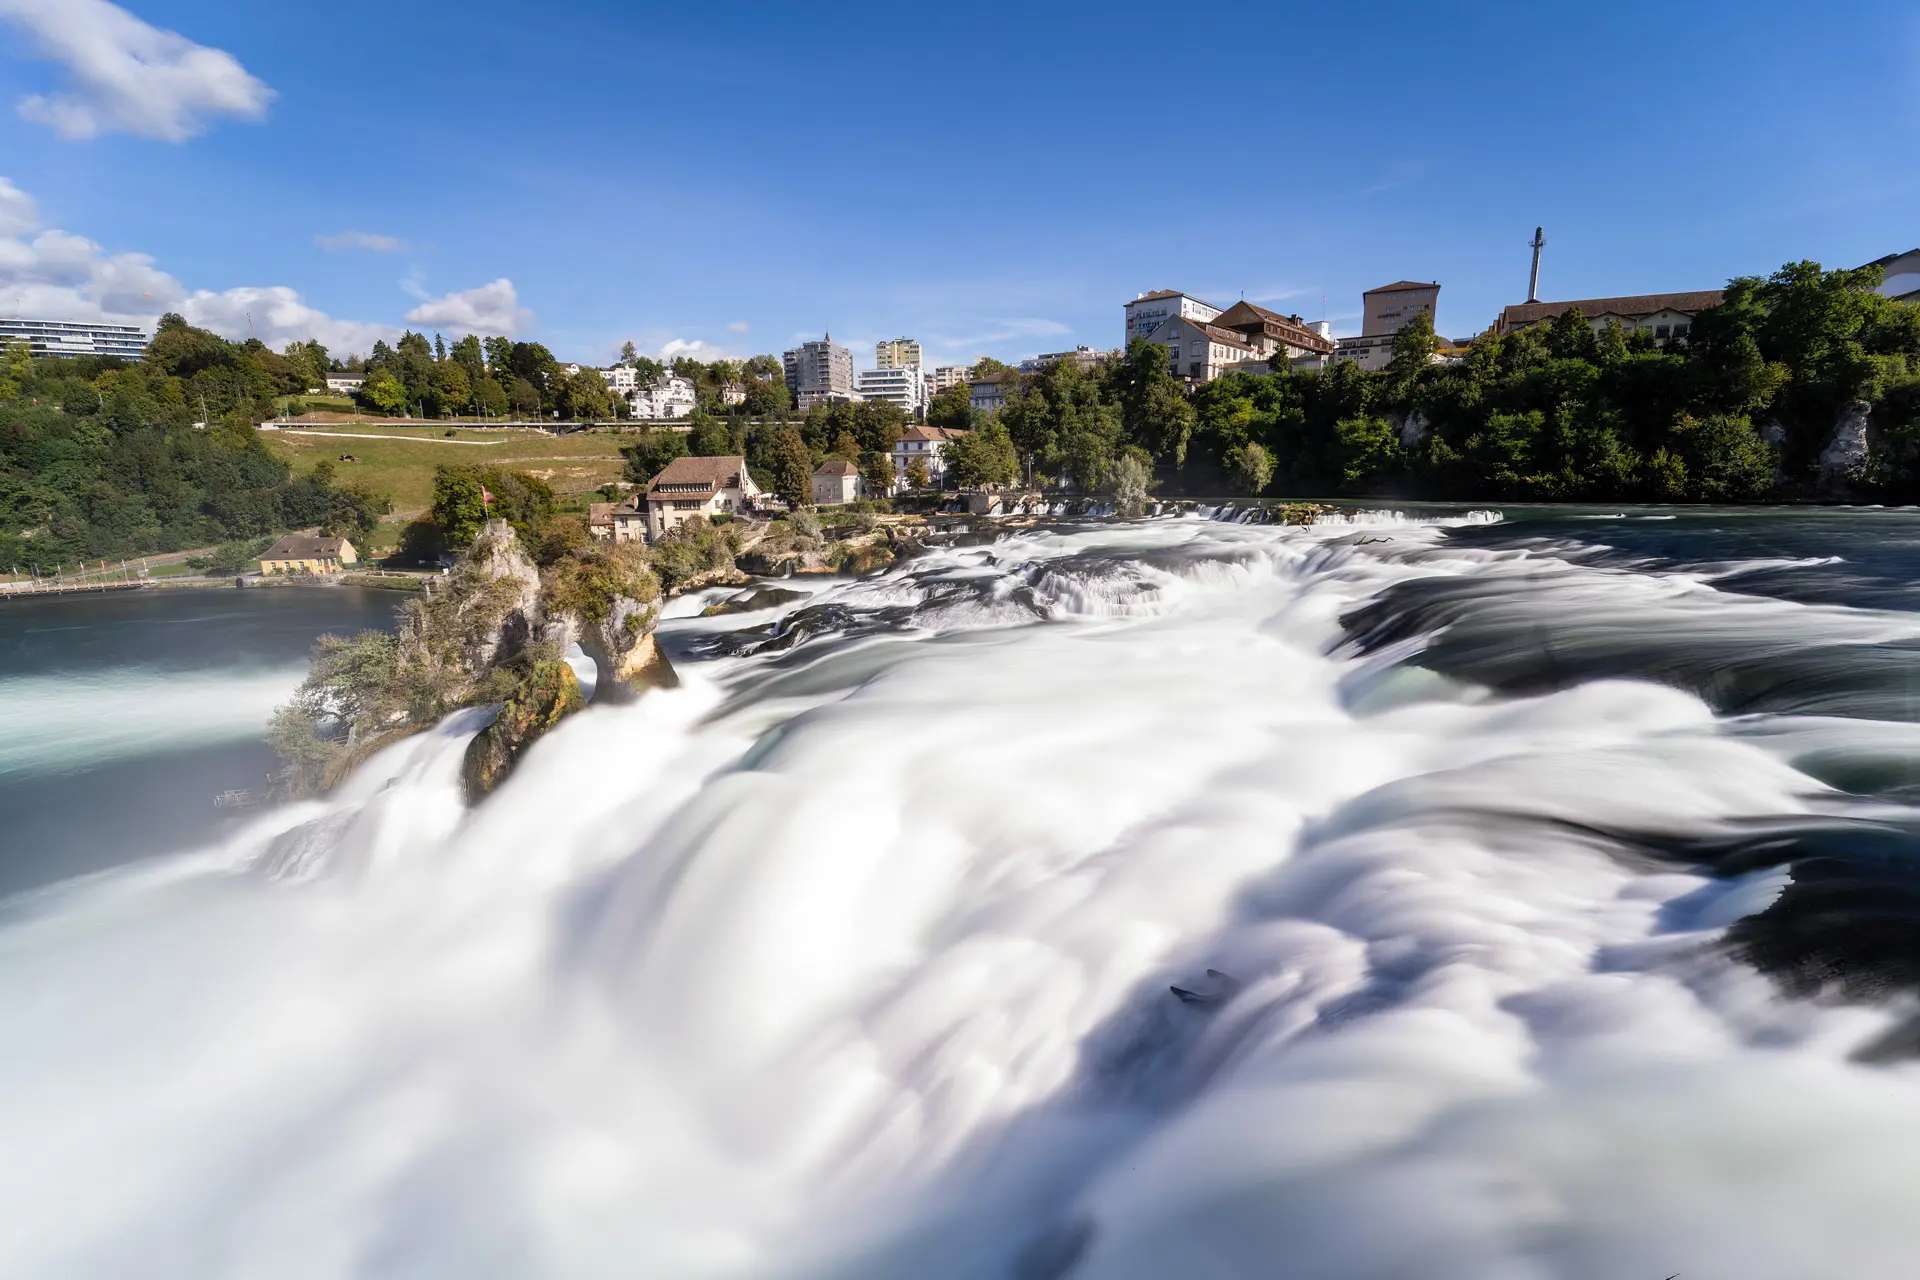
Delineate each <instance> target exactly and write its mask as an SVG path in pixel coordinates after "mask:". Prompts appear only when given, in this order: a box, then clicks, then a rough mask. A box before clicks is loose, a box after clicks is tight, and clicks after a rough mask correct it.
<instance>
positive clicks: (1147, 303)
mask: <svg viewBox="0 0 1920 1280" xmlns="http://www.w3.org/2000/svg"><path fill="white" fill-rule="evenodd" d="M1123 310H1125V311H1126V313H1127V344H1128V345H1129V346H1131V345H1132V344H1133V340H1134V339H1135V338H1151V337H1152V336H1153V335H1154V332H1155V331H1156V330H1157V329H1159V328H1160V326H1161V325H1163V324H1165V323H1166V322H1167V321H1169V320H1201V321H1205V320H1211V319H1213V318H1214V317H1215V316H1217V315H1219V314H1220V308H1219V307H1216V306H1214V305H1213V304H1212V303H1211V302H1202V301H1201V300H1200V299H1198V298H1195V297H1193V296H1191V295H1189V294H1185V293H1181V292H1180V291H1179V290H1178V289H1159V290H1156V291H1155V292H1153V293H1143V294H1141V295H1140V296H1139V297H1137V298H1135V299H1134V300H1133V301H1132V302H1129V303H1127V304H1125V306H1124V307H1123Z"/></svg>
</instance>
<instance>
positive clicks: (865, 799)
mask: <svg viewBox="0 0 1920 1280" xmlns="http://www.w3.org/2000/svg"><path fill="white" fill-rule="evenodd" d="M1500 515H1501V516H1502V517H1504V518H1499V517H1496V516H1494V515H1492V514H1488V513H1467V512H1462V511H1458V510H1447V509H1422V510H1417V511H1404V510H1403V511H1392V510H1382V511H1377V512H1373V513H1371V514H1367V515H1364V516H1361V517H1359V518H1356V519H1354V520H1351V521H1334V522H1327V523H1325V524H1323V525H1321V526H1318V527H1315V528H1313V529H1289V528H1279V527H1274V526H1266V525H1257V524H1243V523H1228V522H1224V521H1217V520H1206V519H1197V518H1180V519H1162V520H1146V521H1138V522H1131V523H1117V524H1116V523H1093V524H1087V525H1083V526H1077V527H1065V528H1057V529H1049V530H1036V531H1030V532H1023V533H1018V534H1014V535H1010V536H1004V537H999V538H990V537H974V538H971V539H968V540H966V544H965V545H961V544H960V543H958V542H956V543H955V544H954V545H950V546H945V547H939V548H936V549H934V550H933V551H931V552H929V553H928V554H926V555H925V556H922V557H920V558H917V559H915V560H913V561H911V562H909V563H907V564H905V565H903V566H901V567H898V568H896V569H894V570H892V571H890V572H888V573H886V574H883V575H880V576H877V577H874V578H870V579H864V580H861V581H857V582H849V581H835V580H825V581H813V582H806V583H802V584H800V585H801V586H802V589H803V590H805V591H806V592H807V593H808V594H807V598H805V599H802V600H800V601H797V602H793V603H791V604H788V605H784V606H782V607H780V608H778V609H772V610H767V611H764V612H761V613H757V614H749V615H734V616H725V617H715V618H700V617H698V616H697V615H698V613H699V611H700V609H701V607H702V606H703V605H704V604H707V603H710V602H711V601H712V599H713V598H714V597H712V596H706V597H699V598H693V599H686V600H681V601H676V602H674V604H673V606H672V607H671V608H670V609H669V611H668V620H667V621H666V622H665V623H664V624H663V627H662V631H661V638H662V642H663V645H664V646H665V648H666V649H667V650H668V651H669V652H670V653H671V654H672V655H673V657H674V659H675V661H676V664H677V665H678V668H679V670H680V674H681V677H682V684H681V687H680V688H678V689H676V690H674V691H671V692H665V693H654V694H649V695H647V696H646V697H645V698H643V699H641V700H640V701H639V702H638V703H635V704H632V705H626V706H596V707H592V708H590V709H588V710H587V711H586V712H584V713H582V714H581V715H579V716H576V717H574V718H572V719H570V720H569V721H567V722H566V723H564V724H563V725H562V726H560V728H559V729H558V730H556V731H555V732H554V733H553V734H552V735H550V736H549V737H548V738H547V739H546V740H544V741H542V742H541V743H540V744H539V745H538V746H536V748H535V749H534V750H533V751H532V752H531V753H529V755H528V756H527V757H526V758H525V760H524V761H523V762H522V764H521V765H520V767H519V768H518V770H517V771H516V772H515V774H514V775H513V776H512V777H511V778H510V779H509V780H508V782H507V783H506V784H505V786H503V787H502V788H501V790H500V791H499V792H497V793H496V794H495V795H493V796H492V797H490V798H489V799H487V800H486V801H485V802H483V803H482V804H480V805H479V806H477V807H474V808H469V807H467V806H466V805H465V804H464V802H463V800H462V798H461V793H460V787H459V781H458V778H459V765H460V760H461V757H462V754H463V752H464V750H465V747H466V743H467V741H468V739H469V738H470V736H471V734H472V733H473V732H474V731H475V730H476V728H477V727H478V725H479V724H481V723H483V722H484V719H485V716H484V713H479V714H476V713H471V712H470V713H462V714H461V715H458V716H455V717H451V718H449V720H447V721H446V722H444V723H443V724H442V725H440V726H439V727H438V728H437V729H436V730H435V731H433V732H431V733H428V734H423V735H421V736H419V737H416V738H414V739H411V740H408V741H406V742H402V743H399V744H397V745H395V746H393V747H390V748H389V749H387V750H386V751H385V752H383V753H381V754H380V755H379V756H377V757H376V758H374V759H373V760H370V761H369V762H367V763H366V764H365V765H364V766H363V767H362V768H361V769H360V770H359V771H358V772H357V773H356V774H355V775H354V776H353V777H352V778H351V779H349V781H348V782H347V783H346V784H345V785H344V786H343V787H342V788H341V789H340V790H338V791H337V792H335V793H333V794H331V795H329V796H326V797H323V798H320V799H316V800H313V801H308V802H302V803H300V804H295V805H288V806H284V807H281V808H277V809H273V810H270V811H266V812H260V813H254V814H251V815H249V816H247V817H246V818H245V819H243V820H242V821H241V822H239V823H238V824H236V825H235V826H234V827H232V828H229V829H225V830H222V831H219V832H216V833H214V834H213V835H212V837H211V838H208V839H206V840H203V841H202V842H201V844H200V846H199V847H198V848H196V849H194V850H192V851H190V852H185V853H181V854H178V855H176V856H171V857H162V856H144V857H143V859H142V860H141V861H139V862H138V863H136V864H133V865H128V866H125V867H122V868H120V869H119V870H116V871H111V872H108V873H106V874H103V875H97V876H94V877H92V878H90V879H87V880H85V881H79V882H73V883H70V884H65V885H56V886H52V887H48V888H43V889H42V890H40V891H39V892H37V893H35V894H32V895H29V896H26V897H22V898H17V899H15V900H14V901H13V903H11V904H10V907H9V909H8V911H7V912H6V914H5V916H4V918H0V1024H4V1025H6V1026H8V1027H9V1029H10V1031H11V1032H12V1034H13V1037H14V1042H15V1044H16V1045H17V1046H19V1047H18V1048H17V1049H16V1050H15V1051H13V1052H10V1053H9V1054H5V1055H0V1149H4V1150H5V1151H6V1152H7V1153H8V1158H7V1159H6V1160H5V1161H0V1207H4V1208H5V1209H6V1210H7V1211H8V1218H9V1221H10V1222H11V1223H12V1224H13V1225H12V1226H11V1227H10V1228H9V1229H8V1230H7V1231H6V1232H3V1233H0V1272H5V1273H6V1274H20V1275H30V1276H58V1277H66V1276H118V1275H127V1274H139V1275H144V1276H181V1277H185V1276H195V1277H199V1276H233V1277H241V1276H256V1275H275V1276H313V1277H333V1276H348V1275H353V1276H423V1275H436V1276H437V1275H462V1276H486V1277H494V1276H498V1277H519V1276H607V1277H613V1276H630V1275H648V1276H701V1277H705V1276H716V1277H718V1276H725V1277H736V1276H740V1277H745V1276H754V1277H760V1276H810V1277H821V1276H860V1277H876V1278H877V1277H893V1276H904V1275H911V1276H917V1277H948V1276H951V1277H975V1276H1012V1277H1021V1278H1022V1280H1050V1278H1053V1277H1062V1276H1072V1277H1076V1278H1077V1280H1091V1278H1095V1277H1102V1278H1104V1277H1163V1276H1172V1275H1178V1276H1195V1277H1241V1276H1266V1275H1287V1276H1298V1277H1309V1278H1321V1277H1326V1278H1334V1277H1339V1278H1348V1277H1351V1278H1353V1280H1360V1278H1362V1277H1365V1278H1368V1280H1378V1278H1382V1277H1401V1276H1405V1277H1420V1278H1421V1280H1488V1278H1493V1280H1542V1278H1545V1277H1556V1278H1558V1277H1566V1278H1567V1280H1603V1278H1608V1280H1610V1278H1612V1277H1624V1276H1643V1275H1645V1276H1666V1275H1671V1274H1675V1273H1679V1274H1681V1275H1683V1276H1691V1275H1701V1276H1713V1275H1737V1276H1740V1277H1742V1278H1743V1280H1755V1278H1758V1280H1803V1278H1804V1277H1807V1276H1816V1275H1846V1276H1850V1277H1852V1276H1865V1277H1876V1278H1878V1277H1885V1278H1887V1280H1892V1278H1893V1277H1904V1276H1907V1275H1910V1274H1911V1273H1912V1268H1913V1259H1914V1258H1915V1257H1920V1225H1917V1224H1916V1221H1915V1218H1914V1215H1913V1214H1912V1212H1911V1208H1910V1204H1909V1202H1910V1200H1911V1197H1912V1192H1911V1187H1912V1186H1913V1185H1914V1181H1915V1176H1916V1175H1917V1174H1920V1067H1916V1066H1915V1050H1916V1048H1920V1029H1916V1023H1915V1021H1914V1018H1913V1014H1914V1012H1915V1009H1916V1008H1917V1007H1920V944H1916V941H1915V940H1916V939H1920V876H1916V875H1915V872H1914V868H1915V867H1916V866H1920V857H1917V856H1916V850H1917V849H1920V843H1917V842H1916V831H1917V830H1920V821H1917V818H1920V812H1917V811H1916V809H1915V804H1916V801H1917V800H1920V795H1917V794H1916V790H1917V789H1920V787H1917V784H1920V716H1916V715H1915V714H1913V712H1914V704H1913V701H1912V693H1911V688H1910V684H1911V681H1910V674H1911V664H1910V656H1911V655H1912V653H1914V652H1915V651H1916V648H1920V612H1916V610H1915V608H1914V607H1913V606H1914V605H1915V603H1916V600H1915V598H1914V597H1913V595H1912V594H1911V592H1912V584H1911V582H1910V580H1909V579H1910V573H1909V571H1910V569H1911V567H1912V565H1911V559H1910V557H1908V555H1907V553H1906V552H1905V551H1903V550H1902V548H1905V547H1909V546H1912V545H1913V544H1914V543H1915V541H1916V539H1920V517H1917V516H1916V515H1915V514H1914V513H1910V512H1875V511H1805V512H1799V511H1794V512H1773V513H1749V512H1718V511H1715V512H1684V511H1675V510H1644V511H1642V510H1618V509H1610V510H1605V511H1600V510H1566V509H1537V510H1534V509H1513V510H1509V511H1506V512H1503V513H1500ZM207 629H208V630H212V629H215V628H212V627H209V628H207ZM145 669H146V667H145V665H144V664H141V663H136V662H127V663H124V664H123V667H122V669H121V673H120V674H119V675H118V676H115V677H114V678H115V679H121V680H127V681H134V680H141V679H145V678H146V677H145V676H136V675H129V674H127V673H128V672H129V671H143V670H145ZM273 669H274V668H273V667H272V666H271V664H268V665H267V666H266V667H265V669H264V670H260V669H256V671H255V674H256V675H261V676H263V677H264V676H265V675H266V674H268V673H270V672H271V671H272V670H273ZM44 674H45V673H34V674H33V675H32V676H31V677H30V678H31V679H32V680H34V681H36V682H37V681H41V680H42V679H43V677H44ZM274 678H278V677H274ZM21 687H23V688H25V687H28V686H21ZM30 687H31V689H32V690H34V691H35V692H34V700H31V701H26V702H21V703H19V704H18V705H19V706H23V707H31V708H38V707H43V706H46V705H48V704H46V703H45V702H43V701H41V699H43V698H44V697H45V693H46V691H45V687H44V685H43V684H41V683H35V684H33V685H32V686H30ZM127 687H128V688H134V687H144V686H135V685H131V684H129V685H128V686H127ZM245 687H247V686H246V684H245V682H244V681H241V680H238V679H236V681H235V683H234V688H235V689H236V690H239V689H242V688H245ZM264 691H265V687H264V684H263V685H262V687H261V689H259V690H256V692H264ZM115 696H116V694H115V692H114V687H113V686H112V685H111V684H98V685H89V686H85V688H84V691H83V696H80V697H78V698H77V699H76V700H75V701H74V703H73V704H72V705H73V708H74V711H73V714H74V715H75V716H76V732H77V733H79V734H80V737H79V738H78V739H77V741H78V742H82V743H85V744H88V745H86V746H85V748H84V751H85V752H93V753H98V754H105V755H111V754H113V753H116V752H119V753H124V752H125V751H127V750H128V749H129V748H128V746H127V741H128V739H129V738H131V739H132V740H135V741H139V742H148V743H149V744H150V743H151V738H149V737H145V736H143V735H147V734H149V733H150V732H151V730H150V729H149V728H147V727H143V726H144V725H145V724H146V722H144V721H141V722H136V723H134V724H132V725H129V726H124V727H122V728H118V729H114V730H112V731H109V730H107V729H103V728H100V727H99V726H98V725H97V724H96V723H95V721H96V720H97V718H98V715H99V712H100V709H101V707H102V706H103V705H107V704H110V703H111V701H112V700H113V699H114V697H115ZM249 696H251V695H249ZM159 705H160V704H159V703H158V702H156V706H159ZM247 705H248V703H247V698H245V697H238V696H236V697H235V699H234V700H233V708H234V712H233V715H232V717H231V720H232V722H233V723H236V724H237V723H238V722H239V721H240V720H242V719H244V718H245V715H243V714H242V711H243V710H244V708H245V706H247ZM12 714H15V715H16V717H17V719H16V722H15V723H16V725H18V726H23V727H25V728H28V729H31V726H32V724H33V723H34V720H35V717H36V716H39V715H41V714H42V712H40V711H35V710H28V711H24V712H22V711H16V712H13V713H12ZM47 714H53V712H51V711H49V712H47ZM222 714H223V715H224V713H222ZM246 714H251V713H250V712H249V713H246ZM173 718H174V717H172V716H162V715H158V714H156V715H155V716H154V717H153V720H155V721H159V720H163V719H173ZM81 720H84V721H85V722H86V725H88V726H91V727H85V728H84V729H83V728H82V726H81V725H80V723H79V721H81ZM209 721H211V722H217V723H219V724H224V723H228V721H227V720H226V719H222V718H220V717H212V716H210V717H209ZM215 728H216V724H215V723H202V724H201V726H200V728H198V729H196V730H195V731H196V732H205V733H213V732H215ZM220 731H221V732H226V731H227V730H220ZM147 749H148V748H142V750H147ZM83 753H84V752H83ZM27 754H38V753H37V752H36V753H27ZM70 754H71V752H70ZM160 754H164V752H162V753H160ZM189 754H190V753H189ZM57 755H58V752H57V751H55V750H54V749H53V748H48V758H49V759H52V758H53V757H54V756H57ZM123 758H124V756H123ZM140 758H144V757H140ZM9 767H13V768H20V767H25V766H22V765H18V764H16V765H13V766H9ZM47 767H48V768H49V769H50V768H51V766H50V765H49V766H47ZM41 776H48V775H47V774H43V775H41ZM9 785H12V784H9ZM21 785H24V784H21ZM130 845H131V848H130V850H129V854H130V856H139V855H158V854H160V853H161V852H162V851H161V850H160V849H159V848H156V847H153V846H152V845H151V844H149V843H145V842H142V841H140V840H138V839H137V838H136V839H133V840H131V841H130ZM1174 988H1179V991H1180V992H1182V993H1185V994H1184V995H1181V994H1177V993H1176V992H1175V991H1174V990H1173V989H1174Z"/></svg>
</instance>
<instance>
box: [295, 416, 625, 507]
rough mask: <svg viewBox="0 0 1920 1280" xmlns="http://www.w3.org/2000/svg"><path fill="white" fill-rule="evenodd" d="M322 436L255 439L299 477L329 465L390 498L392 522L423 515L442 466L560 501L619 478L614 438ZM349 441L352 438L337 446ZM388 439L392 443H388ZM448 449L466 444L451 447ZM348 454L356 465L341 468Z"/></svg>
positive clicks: (402, 433) (364, 429)
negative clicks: (510, 475) (512, 475)
mask: <svg viewBox="0 0 1920 1280" xmlns="http://www.w3.org/2000/svg"><path fill="white" fill-rule="evenodd" d="M317 430H324V431H326V432H329V433H339V434H327V435H303V434H299V433H298V432H297V431H267V432H263V433H262V434H263V435H264V436H265V438H266V440H267V444H268V447H270V448H271V449H272V450H273V451H274V452H275V453H276V454H278V455H279V456H280V457H282V458H285V459H286V460H287V461H289V462H291V463H292V464H293V466H294V470H295V471H296V472H298V473H300V474H303V475H304V474H305V473H306V472H308V471H311V470H313V467H314V464H315V463H317V462H319V461H320V460H321V459H323V458H324V459H328V460H330V461H332V462H333V465H334V476H335V479H337V480H340V481H353V482H356V483H359V484H364V485H366V486H367V487H368V488H371V489H373V490H375V491H377V492H381V493H385V494H387V495H389V496H390V497H392V498H393V509H394V511H395V513H396V514H401V515H408V514H412V513H415V512H419V511H423V510H425V509H426V506H427V504H428V502H430V501H431V500H432V497H433V469H434V468H435V467H436V466H441V465H443V464H446V463H469V464H475V465H498V466H503V467H510V468H512V469H513V470H515V471H525V472H527V473H528V474H530V475H535V476H538V477H539V478H540V479H542V480H545V481H546V482H547V483H548V484H550V485H552V486H553V489H554V492H555V493H557V494H561V495H566V494H574V493H583V492H585V491H587V490H590V489H595V488H598V487H599V486H600V485H603V484H605V483H606V482H607V481H609V480H617V479H619V478H620V470H621V467H622V465H623V460H622V459H621V457H620V444H621V440H620V437H619V436H617V435H613V434H599V433H594V434H587V433H580V434H576V435H567V436H544V435H540V434H539V433H537V432H533V431H508V430H500V429H493V430H463V429H460V428H454V429H453V436H452V438H451V440H450V439H449V438H448V437H447V435H446V431H447V428H445V427H401V426H384V425H381V424H378V423H368V424H365V425H361V424H343V425H337V426H332V425H330V426H326V427H323V428H317ZM346 435H351V436H353V437H355V438H353V439H345V438H342V437H343V436H346ZM393 437H400V438H398V439H395V438H393ZM453 441H466V442H468V443H460V444H456V443H453ZM343 453H350V454H352V455H353V456H354V457H356V458H358V459H359V461H358V462H341V461H339V458H340V455H341V454H343Z"/></svg>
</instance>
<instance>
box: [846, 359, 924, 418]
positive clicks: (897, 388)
mask: <svg viewBox="0 0 1920 1280" xmlns="http://www.w3.org/2000/svg"><path fill="white" fill-rule="evenodd" d="M856 390H857V391H858V392H859V395H860V398H861V399H862V400H882V401H885V402H886V403H887V404H891V405H897V406H898V407H899V408H901V409H904V410H905V411H906V413H907V416H908V417H918V416H919V414H920V411H921V410H922V409H924V408H926V406H927V382H926V378H925V377H923V376H922V375H921V373H920V366H919V365H917V364H910V365H903V366H901V367H899V368H895V369H863V370H861V372H860V382H859V384H858V386H857V387H856Z"/></svg>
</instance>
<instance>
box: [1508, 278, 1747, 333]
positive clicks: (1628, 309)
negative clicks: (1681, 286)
mask: <svg viewBox="0 0 1920 1280" xmlns="http://www.w3.org/2000/svg"><path fill="white" fill-rule="evenodd" d="M1725 298H1726V294H1725V293H1724V292H1723V291H1722V290H1719V289H1696V290H1694V291H1692V292H1691V293H1641V294H1634V295H1632V296H1630V297H1624V298H1580V299H1576V300H1575V301H1572V302H1519V303H1515V304H1514V305H1512V306H1510V307H1506V308H1504V309H1503V310H1502V311H1501V312H1500V318H1499V319H1497V320H1495V321H1494V322H1493V332H1494V335H1495V336H1496V337H1505V336H1506V335H1507V334H1509V333H1518V332H1519V331H1520V330H1522V329H1531V328H1532V327H1533V326H1534V325H1537V324H1548V323H1551V322H1552V320H1553V319H1554V317H1556V316H1558V315H1560V314H1562V313H1563V312H1565V311H1566V309H1567V308H1568V307H1572V308H1574V309H1575V310H1577V311H1579V312H1580V314H1581V315H1583V316H1585V317H1586V318H1587V322H1588V323H1589V324H1591V325H1592V326H1593V330H1594V332H1595V333H1598V332H1600V331H1601V330H1602V329H1604V328H1606V327H1607V323H1608V322H1609V321H1614V322H1617V323H1618V324H1619V325H1620V327H1621V328H1622V329H1625V330H1627V331H1628V332H1632V331H1633V330H1635V329H1644V330H1646V331H1647V332H1648V333H1651V334H1652V335H1653V336H1654V338H1655V340H1657V341H1661V342H1665V341H1668V340H1670V339H1675V338H1684V337H1686V336H1687V334H1688V333H1689V332H1690V331H1691V330H1692V329H1693V318H1694V317H1695V316H1697V315H1699V314H1700V313H1701V312H1702V311H1706V310H1708V309H1709V308H1712V307H1717V306H1719V305H1720V303H1721V302H1722V301H1724V300H1725Z"/></svg>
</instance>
